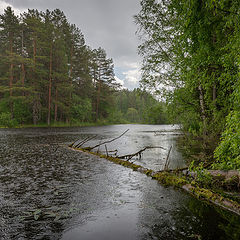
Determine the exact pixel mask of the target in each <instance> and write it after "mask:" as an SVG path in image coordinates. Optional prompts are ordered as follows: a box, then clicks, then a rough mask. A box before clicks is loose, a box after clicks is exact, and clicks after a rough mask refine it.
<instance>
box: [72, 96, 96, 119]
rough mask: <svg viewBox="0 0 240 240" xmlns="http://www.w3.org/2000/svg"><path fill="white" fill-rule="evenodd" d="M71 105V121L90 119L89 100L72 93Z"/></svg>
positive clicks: (90, 106) (90, 107) (90, 108)
mask: <svg viewBox="0 0 240 240" xmlns="http://www.w3.org/2000/svg"><path fill="white" fill-rule="evenodd" d="M72 98H73V105H72V107H71V116H72V119H71V121H72V122H73V123H74V122H84V121H91V117H92V103H91V100H90V99H88V98H86V99H82V98H81V97H79V96H77V95H75V94H74V95H73V97H72Z"/></svg>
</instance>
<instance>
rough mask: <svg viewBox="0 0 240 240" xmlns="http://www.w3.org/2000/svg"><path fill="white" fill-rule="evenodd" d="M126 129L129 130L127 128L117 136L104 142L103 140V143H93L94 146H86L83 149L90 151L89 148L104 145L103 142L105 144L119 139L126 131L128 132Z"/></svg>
mask: <svg viewBox="0 0 240 240" xmlns="http://www.w3.org/2000/svg"><path fill="white" fill-rule="evenodd" d="M128 131H129V129H127V130H126V131H125V132H124V133H122V134H121V135H120V136H118V137H116V138H113V139H111V140H108V141H105V142H103V143H99V144H97V145H95V146H93V147H86V148H84V149H85V150H88V151H91V150H93V149H94V148H96V147H100V146H101V145H104V144H106V143H110V142H113V141H115V140H117V139H119V138H120V137H122V136H123V135H124V134H125V133H126V132H128Z"/></svg>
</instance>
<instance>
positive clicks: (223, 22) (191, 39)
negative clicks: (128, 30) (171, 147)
mask: <svg viewBox="0 0 240 240" xmlns="http://www.w3.org/2000/svg"><path fill="white" fill-rule="evenodd" d="M239 9H240V2H239V1H238V0H233V1H230V0H221V1H213V0H206V1H185V0H170V1H154V0H141V10H140V12H139V14H137V15H136V16H135V22H136V23H137V25H138V26H139V35H140V37H142V38H141V39H142V40H143V41H142V43H141V44H140V46H139V52H140V54H141V55H142V56H143V63H142V79H141V84H142V86H143V87H145V88H147V89H151V91H154V92H156V93H158V94H161V96H165V98H166V99H167V103H168V112H169V113H170V116H171V119H172V121H174V122H176V123H180V124H181V125H182V126H183V129H184V130H185V131H186V132H188V133H191V135H192V136H194V137H198V138H199V139H202V140H203V142H204V143H203V146H204V147H206V146H210V144H209V141H212V142H218V140H219V137H220V136H221V133H222V131H223V128H224V125H225V121H226V116H228V114H229V113H230V112H231V111H232V110H235V109H236V106H239V103H240V101H239V99H240V97H239V96H240V94H239V93H237V91H239V87H238V85H239V62H240V52H239V46H240V44H239V43H240V42H239V41H240V40H239V39H240V35H239V34H240V32H239V29H240V12H239ZM237 99H238V100H237ZM236 110H237V111H239V107H238V109H236ZM228 121H229V120H228ZM226 131H227V130H226ZM230 131H231V130H230ZM222 145H223V144H222ZM211 146H212V149H208V153H209V155H211V156H213V151H214V147H215V146H214V144H211ZM203 150H204V149H203ZM217 152H219V150H217ZM229 153H230V155H231V151H230V152H229ZM225 156H226V155H225ZM219 157H220V155H218V158H219ZM230 158H231V159H232V157H231V156H230ZM234 159H236V157H235V156H234ZM221 161H222V160H221ZM226 161H230V160H226ZM230 165H231V167H233V168H236V166H234V164H231V163H229V166H230ZM231 167H230V168H231Z"/></svg>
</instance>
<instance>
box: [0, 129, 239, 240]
mask: <svg viewBox="0 0 240 240" xmlns="http://www.w3.org/2000/svg"><path fill="white" fill-rule="evenodd" d="M126 129H130V130H129V131H128V132H127V134H125V135H124V136H123V137H122V138H120V139H119V140H117V141H115V142H113V143H111V144H109V145H108V150H115V149H118V154H119V155H122V154H128V153H133V152H137V151H138V150H140V149H141V148H143V147H145V146H161V147H164V148H165V149H166V150H162V149H152V150H147V151H145V152H144V154H143V158H142V159H140V160H137V159H134V161H136V162H137V163H139V164H141V165H143V166H146V167H148V168H152V169H155V170H160V169H162V168H163V166H164V164H165V160H166V156H167V152H168V150H169V148H170V146H172V151H171V154H170V167H171V168H177V167H182V166H184V161H183V158H182V156H181V154H180V153H179V152H178V151H177V148H176V138H177V137H178V134H179V131H178V130H177V127H174V126H160V125H159V126H156V125H155V126H153V125H114V126H104V127H84V128H34V129H30V128H29V129H12V130H8V129H2V130H0V239H54V240H55V239H62V240H67V239H69V240H71V239H73V240H74V239H81V240H85V239H86V240H87V239H89V240H92V239H93V240H94V239H97V240H99V239H100V240H101V239H102V240H108V239H109V240H110V239H113V240H114V239H119V240H120V239H126V240H128V239H130V240H131V239H136V240H137V239H240V218H239V217H237V216H235V215H233V214H230V213H228V212H225V211H222V210H220V209H218V208H214V207H213V206H210V205H207V204H205V203H203V202H199V201H198V200H196V199H195V198H192V197H191V196H190V195H188V194H185V193H184V192H182V191H179V190H174V189H173V188H171V187H170V188H165V187H163V186H161V185H160V184H158V183H157V182H156V181H154V180H152V179H151V178H149V177H147V176H145V175H143V174H141V173H138V172H134V171H132V170H131V169H128V168H124V167H122V166H119V165H116V164H114V163H111V162H109V161H107V160H105V159H100V158H98V157H96V156H92V155H87V154H85V153H80V152H77V151H73V150H70V149H68V147H67V145H68V144H69V143H71V142H73V141H75V140H76V139H84V138H86V137H90V136H94V135H97V137H96V138H95V139H94V140H92V141H91V142H89V143H87V145H92V144H95V143H99V142H100V141H102V142H103V141H106V140H108V139H111V138H114V137H117V136H118V135H120V134H121V133H122V132H124V131H125V130H126ZM100 150H101V149H100ZM102 150H104V149H102Z"/></svg>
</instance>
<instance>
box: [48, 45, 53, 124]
mask: <svg viewBox="0 0 240 240" xmlns="http://www.w3.org/2000/svg"><path fill="white" fill-rule="evenodd" d="M52 47H53V46H52V43H51V48H50V56H49V58H50V59H49V84H48V119H47V124H48V125H50V122H51V97H52Z"/></svg>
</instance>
